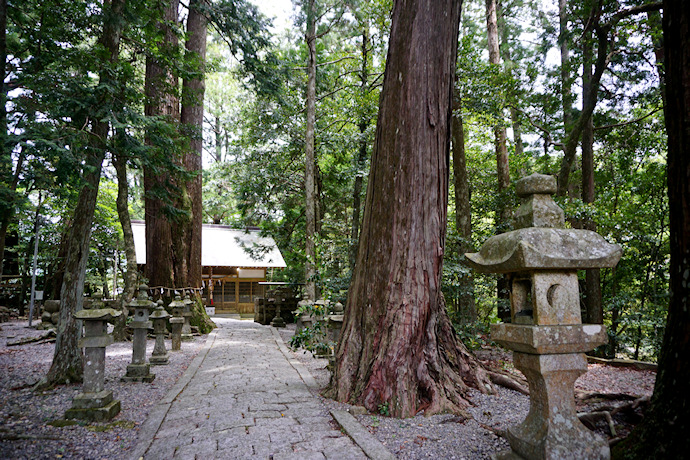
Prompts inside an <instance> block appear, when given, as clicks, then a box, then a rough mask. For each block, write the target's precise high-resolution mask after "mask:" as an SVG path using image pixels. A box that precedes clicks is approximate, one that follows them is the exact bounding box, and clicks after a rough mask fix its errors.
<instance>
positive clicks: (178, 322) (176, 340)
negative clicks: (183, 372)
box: [168, 295, 184, 351]
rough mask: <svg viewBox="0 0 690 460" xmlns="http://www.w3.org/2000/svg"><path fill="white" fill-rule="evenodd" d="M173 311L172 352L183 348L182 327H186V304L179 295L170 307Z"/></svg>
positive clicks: (171, 322)
mask: <svg viewBox="0 0 690 460" xmlns="http://www.w3.org/2000/svg"><path fill="white" fill-rule="evenodd" d="M168 306H169V307H170V308H171V309H172V318H170V326H171V328H172V334H171V336H172V347H171V350H172V351H180V349H181V348H182V343H181V341H182V326H183V325H184V318H183V317H182V311H183V310H184V302H183V301H182V299H181V298H180V296H179V295H176V296H175V300H173V301H172V302H170V304H169V305H168Z"/></svg>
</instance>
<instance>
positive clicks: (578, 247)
mask: <svg viewBox="0 0 690 460" xmlns="http://www.w3.org/2000/svg"><path fill="white" fill-rule="evenodd" d="M516 191H517V194H518V196H519V197H520V198H521V205H520V207H519V208H518V210H517V212H516V214H515V227H517V230H513V231H511V232H507V233H502V234H500V235H495V236H493V237H491V238H489V239H488V240H487V241H486V242H485V243H484V245H483V246H482V247H481V249H480V251H479V252H476V253H471V254H465V256H466V257H467V260H468V263H469V265H470V266H471V267H472V268H474V269H475V270H477V271H480V272H483V273H512V272H524V271H531V270H554V269H555V270H573V269H575V270H583V269H590V268H605V267H613V266H615V265H616V264H617V263H618V260H619V259H620V258H621V255H622V254H623V251H622V249H621V247H620V246H619V245H617V244H610V243H608V242H607V241H606V240H605V239H604V238H603V237H602V236H601V235H599V234H598V233H596V232H593V231H590V230H581V229H566V228H563V227H564V218H563V211H562V210H561V209H560V208H559V207H558V205H557V204H556V203H555V202H554V201H553V198H551V195H552V194H553V193H554V192H555V191H556V179H555V178H554V177H553V176H546V175H542V174H532V175H531V176H527V177H525V178H523V179H520V180H519V181H517V184H516Z"/></svg>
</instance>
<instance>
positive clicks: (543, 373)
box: [466, 174, 622, 459]
mask: <svg viewBox="0 0 690 460" xmlns="http://www.w3.org/2000/svg"><path fill="white" fill-rule="evenodd" d="M516 192H517V195H518V196H519V197H520V199H521V205H520V207H519V208H518V210H517V212H516V215H515V222H514V227H515V228H516V230H514V231H511V232H507V233H503V234H500V235H496V236H493V237H491V238H489V239H488V240H487V241H486V242H485V243H484V245H483V246H482V248H481V250H480V251H479V252H478V253H474V254H466V257H467V259H468V262H469V264H470V265H471V266H472V267H473V268H474V269H476V270H478V271H480V272H483V273H504V274H507V275H508V278H509V281H510V310H511V323H501V324H494V325H492V327H491V338H492V340H494V341H496V342H498V343H499V344H501V345H503V346H504V347H506V348H508V349H511V350H513V356H514V363H515V367H517V368H518V369H520V370H521V371H522V373H523V374H524V375H525V377H526V378H527V381H528V382H529V388H530V410H529V413H528V415H527V418H526V419H525V421H524V422H523V423H522V424H520V425H518V426H515V427H511V428H509V429H508V431H507V438H508V441H509V442H510V446H511V448H512V452H508V453H505V454H502V455H500V456H499V458H505V459H508V458H513V459H518V458H525V459H607V458H609V457H610V453H609V447H608V443H607V442H606V440H604V439H602V438H601V437H599V436H598V435H596V434H595V433H593V432H591V431H589V430H588V429H587V428H586V427H585V426H584V425H582V423H580V421H579V419H578V418H577V414H576V410H575V398H574V394H573V389H574V384H575V380H576V379H577V378H578V377H579V376H580V375H581V374H583V373H585V372H587V360H586V357H585V354H584V352H586V351H590V350H593V349H594V348H595V347H597V346H599V345H603V344H605V343H607V341H608V339H607V335H606V330H605V328H604V326H602V325H599V324H582V320H581V315H580V295H579V291H578V280H577V270H581V269H590V268H604V267H613V266H615V265H616V264H617V263H618V260H619V259H620V257H621V254H622V250H621V248H620V246H618V245H615V244H609V243H607V242H606V241H605V240H604V239H603V238H602V237H601V236H600V235H598V234H597V233H595V232H592V231H589V230H579V229H565V228H564V223H565V222H564V218H563V210H562V209H561V208H559V207H558V205H557V204H556V203H555V202H554V201H553V199H552V197H551V195H552V194H554V193H555V192H556V180H555V178H554V177H552V176H545V175H540V174H532V175H531V176H528V177H525V178H523V179H521V180H519V181H518V182H517V184H516Z"/></svg>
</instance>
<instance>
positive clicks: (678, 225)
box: [613, 0, 690, 459]
mask: <svg viewBox="0 0 690 460" xmlns="http://www.w3.org/2000/svg"><path fill="white" fill-rule="evenodd" d="M663 24H664V54H665V59H664V65H665V66H666V71H665V80H666V81H665V83H666V111H665V119H666V131H667V134H668V173H667V174H668V201H669V214H670V237H671V263H670V268H669V270H670V273H669V274H670V286H669V287H670V292H671V298H670V300H669V307H668V318H667V321H666V331H665V333H664V340H663V344H662V347H661V355H660V357H659V370H658V372H657V377H656V384H655V386H654V394H653V396H652V405H651V408H650V410H649V411H648V412H647V414H645V418H644V419H643V421H642V424H641V425H640V426H638V427H637V428H636V429H635V430H634V431H633V432H632V434H631V435H630V437H629V438H628V439H626V441H625V442H623V443H621V444H618V445H617V446H616V447H615V448H614V452H613V454H614V458H615V457H618V458H635V459H670V458H687V457H688V433H689V432H690V392H688V388H687V386H688V381H690V308H688V304H690V283H688V282H687V280H688V273H690V189H689V187H690V152H689V149H690V9H689V8H688V5H687V2H686V1H684V0H666V1H664V14H663Z"/></svg>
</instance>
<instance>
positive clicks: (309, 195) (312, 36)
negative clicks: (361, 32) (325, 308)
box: [304, 0, 316, 300]
mask: <svg viewBox="0 0 690 460" xmlns="http://www.w3.org/2000/svg"><path fill="white" fill-rule="evenodd" d="M314 8H315V5H314V0H309V2H308V3H307V33H306V35H305V36H304V39H305V41H306V42H307V100H306V104H307V107H306V109H307V128H306V133H305V136H304V144H305V145H304V152H305V153H304V189H305V206H306V209H305V216H306V224H307V228H306V232H305V240H306V241H305V251H304V252H305V256H306V261H305V264H304V272H305V273H304V278H305V283H306V291H307V296H308V297H309V298H310V299H312V300H316V281H315V277H316V244H315V242H314V238H315V236H316V235H315V234H316V188H315V187H316V181H315V177H316V163H315V159H314V137H315V134H314V129H315V124H316V19H315V16H316V12H315V11H314Z"/></svg>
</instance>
